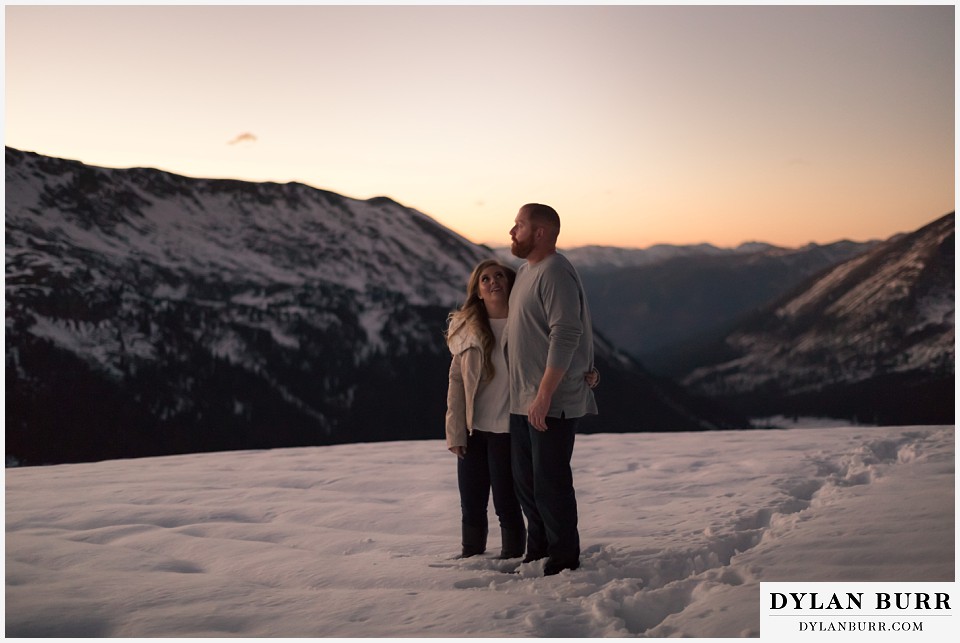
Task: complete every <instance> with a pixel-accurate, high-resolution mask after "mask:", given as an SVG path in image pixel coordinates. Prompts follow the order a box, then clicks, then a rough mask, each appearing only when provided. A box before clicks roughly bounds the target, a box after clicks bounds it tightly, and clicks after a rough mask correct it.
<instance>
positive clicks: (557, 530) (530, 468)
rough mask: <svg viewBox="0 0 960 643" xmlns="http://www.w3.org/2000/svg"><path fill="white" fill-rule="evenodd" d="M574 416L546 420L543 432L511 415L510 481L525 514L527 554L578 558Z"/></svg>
mask: <svg viewBox="0 0 960 643" xmlns="http://www.w3.org/2000/svg"><path fill="white" fill-rule="evenodd" d="M577 424H578V419H558V418H552V417H548V418H547V430H546V431H538V430H537V429H535V428H533V426H532V425H531V424H530V422H529V421H528V420H527V416H525V415H513V414H511V415H510V440H511V448H512V451H513V482H514V485H515V486H516V488H517V497H518V498H519V499H520V506H521V507H523V513H524V515H525V516H526V517H527V558H531V559H536V558H543V557H545V556H549V557H550V559H551V560H552V561H556V562H559V563H563V564H574V563H577V562H578V561H579V560H580V534H579V532H578V531H577V497H576V494H575V493H574V490H573V471H572V470H571V468H570V460H571V458H572V457H573V442H574V436H575V435H576V428H577Z"/></svg>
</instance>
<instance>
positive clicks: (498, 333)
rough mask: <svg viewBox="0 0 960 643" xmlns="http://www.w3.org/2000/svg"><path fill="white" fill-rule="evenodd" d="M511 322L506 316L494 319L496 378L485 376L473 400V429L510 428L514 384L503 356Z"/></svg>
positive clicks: (493, 430)
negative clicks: (504, 338) (504, 341)
mask: <svg viewBox="0 0 960 643" xmlns="http://www.w3.org/2000/svg"><path fill="white" fill-rule="evenodd" d="M506 326H507V320H506V319H491V320H490V327H491V328H492V329H493V336H494V339H495V341H494V343H493V350H491V351H490V361H491V362H492V363H493V369H494V375H493V379H492V380H482V381H481V382H480V390H479V391H477V397H476V400H474V403H473V430H474V431H488V432H490V433H509V432H510V386H509V382H508V377H509V376H508V374H507V362H506V360H504V359H503V351H502V350H501V349H500V340H501V338H502V337H503V330H504V329H505V328H506Z"/></svg>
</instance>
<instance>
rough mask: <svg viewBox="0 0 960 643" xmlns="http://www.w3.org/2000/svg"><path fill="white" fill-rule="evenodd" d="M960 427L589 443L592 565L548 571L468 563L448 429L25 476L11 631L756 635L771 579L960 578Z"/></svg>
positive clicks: (602, 438) (18, 480)
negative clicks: (957, 450)
mask: <svg viewBox="0 0 960 643" xmlns="http://www.w3.org/2000/svg"><path fill="white" fill-rule="evenodd" d="M954 439H955V435H954V429H953V427H912V428H910V427H906V428H889V427H876V428H862V427H861V428H852V427H848V428H821V429H790V430H782V431H722V432H711V433H657V434H625V435H609V434H608V435H587V436H578V438H577V446H576V449H575V451H574V456H573V467H574V476H575V483H576V489H577V495H578V501H579V505H580V531H581V536H582V540H583V556H582V566H581V568H580V569H578V570H576V571H572V572H571V571H565V572H563V573H561V574H559V575H557V576H552V577H548V578H544V577H543V576H542V561H541V562H538V563H533V564H528V565H523V566H521V567H520V568H519V570H518V571H519V573H518V574H505V573H503V571H502V570H503V569H505V568H507V567H508V565H507V563H509V564H510V566H516V565H517V563H518V562H519V561H518V560H514V561H499V560H496V559H495V558H493V554H494V553H495V552H499V539H498V538H497V537H496V535H493V536H492V537H491V542H490V553H489V554H488V555H486V556H480V557H476V558H469V559H465V560H453V556H454V555H455V554H456V553H458V552H459V536H460V534H459V520H460V509H459V504H458V503H459V500H458V494H457V483H456V465H455V463H454V462H455V458H454V456H453V455H451V454H450V453H449V452H447V450H446V448H445V446H444V443H443V441H442V440H424V441H415V442H403V443H399V442H381V443H372V444H353V445H336V446H327V447H314V448H297V449H281V450H273V451H260V452H255V451H250V452H238V453H216V454H197V455H183V456H169V457H163V458H147V459H140V460H114V461H110V462H99V463H88V464H72V465H59V466H53V467H25V468H18V469H8V470H7V474H6V477H7V480H6V530H7V532H6V578H7V590H6V634H7V636H46V637H82V636H113V637H157V636H161V637H186V636H232V637H247V636H269V637H281V636H288V637H293V636H297V637H300V636H316V637H319V636H339V637H386V636H402V637H419V636H427V637H439V636H471V637H472V636H498V637H521V636H522V637H527V636H578V637H605V636H636V635H639V636H645V637H667V636H695V637H741V636H757V635H758V633H759V617H760V609H759V597H760V588H759V585H758V584H759V583H760V582H761V581H791V582H798V581H951V580H953V578H954ZM491 520H492V521H493V522H492V524H494V525H495V524H496V522H495V520H496V519H495V517H494V516H493V515H492V511H491Z"/></svg>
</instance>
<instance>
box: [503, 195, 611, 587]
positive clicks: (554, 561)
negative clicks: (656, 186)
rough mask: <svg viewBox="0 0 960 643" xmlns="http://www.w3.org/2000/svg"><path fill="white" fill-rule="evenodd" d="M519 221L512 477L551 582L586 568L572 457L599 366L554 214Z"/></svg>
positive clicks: (510, 337) (590, 408)
mask: <svg viewBox="0 0 960 643" xmlns="http://www.w3.org/2000/svg"><path fill="white" fill-rule="evenodd" d="M514 223H515V225H514V226H513V229H511V230H510V238H511V241H512V245H511V251H512V252H513V254H514V255H515V256H517V257H519V258H521V259H526V263H525V264H523V265H521V266H520V269H519V270H518V271H517V278H516V282H515V283H514V286H513V290H512V291H511V292H510V315H509V317H508V321H507V332H506V333H505V351H506V354H507V363H508V367H507V370H508V371H509V373H510V442H511V450H512V460H513V477H514V485H515V487H516V491H517V496H518V498H519V499H520V506H521V507H522V508H523V513H524V515H525V516H526V517H527V555H526V558H524V560H523V562H525V563H527V562H532V561H534V560H540V559H542V558H547V562H546V563H545V564H544V570H543V571H544V575H546V576H550V575H553V574H558V573H560V572H561V571H563V570H564V569H576V568H577V567H579V566H580V535H579V532H578V530H577V499H576V494H575V493H574V489H573V472H572V470H571V468H570V460H571V457H572V456H573V442H574V435H575V433H576V427H577V423H578V421H579V418H581V417H583V416H584V415H587V414H595V413H596V412H597V405H596V402H595V401H594V398H593V393H592V391H591V390H590V388H589V387H588V386H587V382H586V381H585V379H584V373H586V372H587V371H590V370H591V369H592V368H593V328H592V325H591V321H590V311H589V309H588V308H587V300H586V297H585V295H584V292H583V284H582V283H581V282H580V277H579V275H578V274H577V271H576V270H575V269H574V268H573V266H572V265H571V264H570V262H569V261H568V260H567V258H566V257H564V256H563V255H561V254H559V253H558V252H557V237H558V236H559V234H560V217H559V215H557V212H556V210H554V209H553V208H551V207H550V206H547V205H541V204H538V203H530V204H527V205H525V206H523V207H522V208H520V211H519V212H518V213H517V217H516V219H515V221H514Z"/></svg>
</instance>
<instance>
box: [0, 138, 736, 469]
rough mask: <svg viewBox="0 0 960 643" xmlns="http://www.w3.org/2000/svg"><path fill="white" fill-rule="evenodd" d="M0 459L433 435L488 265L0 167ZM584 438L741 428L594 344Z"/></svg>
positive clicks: (70, 175) (364, 221)
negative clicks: (0, 291) (449, 344)
mask: <svg viewBox="0 0 960 643" xmlns="http://www.w3.org/2000/svg"><path fill="white" fill-rule="evenodd" d="M5 170H6V212H5V223H6V281H5V294H6V307H7V316H6V333H5V337H6V455H7V461H8V463H13V464H17V463H19V464H45V463H56V462H77V461H90V460H101V459H108V458H121V457H137V456H148V455H165V454H172V453H188V452H200V451H221V450H233V449H256V448H273V447H287V446H307V445H317V444H334V443H343V442H364V441H381V440H405V439H429V438H439V437H441V436H442V435H443V415H444V408H445V399H446V384H447V381H446V378H447V368H448V366H449V361H450V356H449V353H448V352H447V349H446V347H445V345H444V342H443V337H442V332H443V328H444V325H445V320H446V316H447V314H448V313H449V312H450V311H451V310H452V309H453V308H455V307H456V306H457V305H458V304H459V303H460V301H461V300H462V297H463V293H464V290H465V284H466V279H467V276H468V275H469V272H470V270H471V268H472V266H473V265H475V264H476V263H477V262H479V261H480V260H482V259H484V258H488V257H490V256H492V255H493V251H492V250H490V249H489V248H487V247H484V246H479V245H476V244H473V243H471V242H469V241H468V240H466V239H465V238H463V237H462V236H460V235H458V234H456V233H454V232H452V231H450V230H449V229H447V228H445V227H443V226H441V225H440V224H438V223H437V222H436V221H434V220H433V219H431V218H430V217H428V216H426V215H424V214H422V213H420V212H418V211H416V210H413V209H411V208H407V207H405V206H402V205H401V204H399V203H396V202H394V201H393V200H391V199H388V198H385V197H379V198H374V199H370V200H365V201H362V200H356V199H350V198H347V197H343V196H340V195H337V194H335V193H332V192H328V191H324V190H318V189H316V188H312V187H309V186H306V185H303V184H297V183H288V184H276V183H250V182H244V181H234V180H220V179H218V180H213V179H196V178H188V177H183V176H178V175H175V174H171V173H167V172H162V171H159V170H154V169H146V168H134V169H107V168H99V167H93V166H89V165H85V164H83V163H79V162H76V161H70V160H64V159H56V158H50V157H46V156H41V155H37V154H33V153H30V152H23V151H19V150H15V149H12V148H9V147H8V148H6V166H5ZM596 353H597V366H598V367H599V368H600V370H601V372H602V373H603V375H602V378H603V379H602V383H601V388H600V389H598V390H597V397H598V403H599V405H600V407H601V414H602V415H601V416H599V417H597V418H591V420H590V421H588V422H585V423H584V426H583V429H584V431H586V432H596V431H605V432H618V431H637V430H668V429H669V430H676V429H687V430H694V429H712V428H725V427H733V426H739V427H743V426H745V425H747V420H746V418H745V417H744V416H742V415H740V414H738V413H731V412H729V411H728V410H726V409H724V408H723V407H721V406H718V405H715V404H714V403H713V402H712V401H710V400H709V399H704V398H700V397H697V396H693V395H690V394H689V393H687V392H686V391H685V390H684V389H683V388H682V387H679V386H677V385H675V384H674V383H672V382H671V381H668V380H664V379H661V378H658V377H656V376H654V375H652V374H650V373H649V372H647V371H646V370H645V369H644V368H643V367H642V366H640V365H639V364H638V363H637V362H636V360H634V359H633V358H631V357H630V356H629V355H628V354H626V353H624V352H622V351H620V350H618V349H616V348H615V347H614V345H613V344H611V343H609V342H608V341H606V340H605V339H604V338H603V336H602V335H601V336H600V337H598V340H597V351H596Z"/></svg>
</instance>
